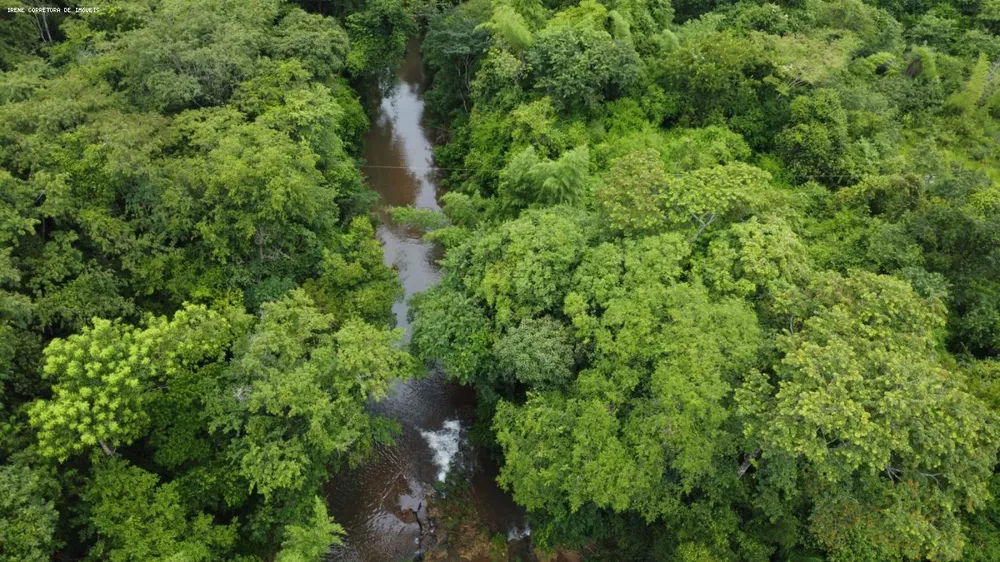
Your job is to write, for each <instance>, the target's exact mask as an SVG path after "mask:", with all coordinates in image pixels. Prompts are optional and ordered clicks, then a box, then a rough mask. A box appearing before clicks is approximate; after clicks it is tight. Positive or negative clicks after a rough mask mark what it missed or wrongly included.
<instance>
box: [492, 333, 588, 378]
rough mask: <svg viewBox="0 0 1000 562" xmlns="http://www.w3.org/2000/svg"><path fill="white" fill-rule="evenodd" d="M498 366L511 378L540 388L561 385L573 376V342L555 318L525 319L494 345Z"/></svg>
mask: <svg viewBox="0 0 1000 562" xmlns="http://www.w3.org/2000/svg"><path fill="white" fill-rule="evenodd" d="M494 354H495V356H496V360H497V364H498V365H497V367H498V369H499V370H500V371H501V372H502V373H503V374H504V375H505V376H506V377H508V378H512V379H514V380H517V381H520V382H522V383H524V384H525V385H527V386H529V387H531V388H536V389H539V390H547V389H551V388H555V389H558V388H561V387H562V386H564V385H566V384H567V383H569V382H570V380H571V378H572V376H573V359H574V358H573V341H572V338H571V337H570V333H569V331H568V330H566V329H565V327H564V326H563V325H562V324H561V323H559V322H558V321H556V320H555V319H553V318H551V317H544V318H525V319H524V320H521V323H520V324H518V325H517V326H516V327H514V328H511V329H510V330H508V331H507V333H506V334H504V335H503V336H502V337H501V338H500V339H499V340H497V342H496V345H495V347H494Z"/></svg>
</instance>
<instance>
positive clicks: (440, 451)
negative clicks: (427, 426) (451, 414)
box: [420, 420, 462, 482]
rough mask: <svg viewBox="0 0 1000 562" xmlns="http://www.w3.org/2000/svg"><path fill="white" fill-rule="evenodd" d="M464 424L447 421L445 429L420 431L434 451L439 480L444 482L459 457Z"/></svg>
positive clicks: (456, 421)
mask: <svg viewBox="0 0 1000 562" xmlns="http://www.w3.org/2000/svg"><path fill="white" fill-rule="evenodd" d="M461 433H462V424H460V423H459V421H458V420H446V421H445V422H444V427H442V428H441V429H440V430H438V431H424V430H420V434H421V435H423V436H424V439H426V440H427V444H428V445H429V446H430V448H431V450H432V451H434V464H435V465H436V466H437V467H438V474H437V479H438V481H439V482H444V480H445V478H447V477H448V471H449V470H451V463H452V462H453V461H454V460H455V457H456V456H457V455H458V446H459V443H460V441H461Z"/></svg>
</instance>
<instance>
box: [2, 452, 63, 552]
mask: <svg viewBox="0 0 1000 562" xmlns="http://www.w3.org/2000/svg"><path fill="white" fill-rule="evenodd" d="M0 493H2V494H3V495H2V496H0V560H2V561H3V562H22V561H23V562H43V561H45V560H51V559H52V554H53V552H54V551H55V549H56V547H57V546H58V545H59V543H58V541H57V539H56V536H55V535H56V523H57V522H58V520H59V513H58V512H57V511H56V508H55V502H54V499H55V498H56V497H58V494H59V484H58V483H57V482H56V481H55V479H54V478H52V477H51V475H49V474H46V473H45V472H44V471H42V470H38V469H35V468H32V467H29V466H26V465H24V464H21V463H18V462H16V461H15V462H14V463H11V464H5V465H2V466H0Z"/></svg>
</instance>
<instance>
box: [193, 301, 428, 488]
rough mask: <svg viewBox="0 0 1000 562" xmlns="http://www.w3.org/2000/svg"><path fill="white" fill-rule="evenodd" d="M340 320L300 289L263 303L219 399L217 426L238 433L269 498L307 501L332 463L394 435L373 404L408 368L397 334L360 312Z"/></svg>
mask: <svg viewBox="0 0 1000 562" xmlns="http://www.w3.org/2000/svg"><path fill="white" fill-rule="evenodd" d="M334 326H335V324H334V318H333V317H332V316H330V315H328V314H323V313H322V312H320V311H319V310H317V309H316V308H315V306H314V304H313V302H312V301H311V300H310V299H309V298H308V296H307V295H306V293H305V292H303V291H302V290H295V291H292V292H291V293H290V294H289V295H287V296H286V297H284V298H282V299H280V300H277V301H274V302H269V303H265V304H264V305H262V307H261V318H260V320H259V322H258V323H257V325H256V326H255V327H254V329H253V331H252V332H251V333H250V334H249V336H248V338H247V340H246V341H245V343H244V344H243V345H241V347H240V348H239V350H238V351H237V353H236V356H235V358H234V362H233V364H232V367H231V370H230V372H229V373H228V375H227V377H226V378H225V379H223V381H224V386H223V389H224V390H223V389H220V392H219V393H218V394H217V396H216V397H215V404H214V405H213V406H212V408H213V410H214V412H215V415H214V419H213V421H212V422H211V429H212V430H213V431H215V432H220V433H222V434H225V435H228V436H230V438H231V439H233V441H234V442H233V445H232V447H233V449H232V450H231V451H230V454H233V455H235V456H234V459H235V460H236V461H237V464H238V465H239V470H240V472H241V473H242V474H243V476H244V477H245V478H246V479H247V481H248V482H249V485H250V486H251V487H252V489H253V490H255V491H257V492H258V493H260V494H262V495H263V496H264V497H265V499H274V498H275V497H286V498H295V499H297V500H301V501H306V500H305V498H311V496H312V493H313V491H314V490H315V487H316V486H318V485H319V484H320V483H321V482H322V481H323V479H324V478H325V475H326V474H327V469H328V468H329V467H331V466H333V465H334V464H335V463H350V464H356V463H357V462H359V461H360V460H361V459H363V458H364V456H365V455H366V454H367V453H368V452H369V451H370V450H371V448H372V446H373V445H374V442H373V440H374V439H380V440H384V439H385V438H386V435H387V432H386V429H387V428H386V426H385V423H384V422H383V421H381V420H379V419H377V418H374V417H373V416H371V415H370V414H369V413H367V412H366V411H365V405H366V404H367V403H368V401H369V400H370V399H378V398H381V397H383V396H385V394H386V393H387V392H388V389H389V384H390V383H391V381H392V380H393V379H395V378H399V377H404V376H406V375H407V374H408V368H409V360H408V357H407V356H406V354H405V353H403V352H402V351H400V350H399V349H397V346H396V338H397V337H399V334H398V333H396V332H391V331H389V330H386V329H381V328H376V327H374V326H371V325H368V324H366V323H365V322H363V321H361V320H358V319H353V320H349V321H347V322H345V323H344V324H343V325H342V326H341V327H340V328H339V329H334ZM223 381H220V383H222V382H223ZM310 501H311V500H310ZM277 503H278V504H279V505H280V502H277Z"/></svg>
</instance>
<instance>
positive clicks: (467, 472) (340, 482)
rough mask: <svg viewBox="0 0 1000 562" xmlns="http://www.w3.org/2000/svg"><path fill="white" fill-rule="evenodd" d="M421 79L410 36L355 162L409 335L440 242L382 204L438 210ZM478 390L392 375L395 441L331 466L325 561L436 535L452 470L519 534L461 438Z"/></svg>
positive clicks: (490, 522)
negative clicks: (341, 466) (336, 542)
mask: <svg viewBox="0 0 1000 562" xmlns="http://www.w3.org/2000/svg"><path fill="white" fill-rule="evenodd" d="M426 85H427V83H426V77H425V76H424V72H423V63H422V61H421V58H420V43H419V41H418V40H414V41H411V42H410V44H409V45H408V47H407V56H406V60H405V62H404V63H403V65H402V66H401V67H400V68H399V69H398V70H397V72H396V82H395V84H394V86H393V87H392V88H391V89H390V90H389V91H388V92H387V93H385V94H384V96H383V97H382V99H381V101H380V103H379V105H378V106H377V107H374V108H373V118H372V128H371V130H370V131H369V133H368V137H367V140H366V145H365V153H364V156H365V159H366V165H365V167H364V168H363V169H362V171H363V172H364V174H365V176H366V178H367V181H368V185H369V186H370V187H371V188H372V189H373V190H375V191H376V192H377V193H378V194H379V195H380V201H379V204H378V213H379V216H380V218H381V222H382V224H381V226H380V227H379V229H378V236H379V239H380V240H381V241H382V245H383V247H384V249H385V261H386V263H387V264H389V265H391V266H393V267H395V268H396V269H397V271H398V274H399V278H400V281H401V282H402V284H403V288H404V292H405V296H404V300H401V301H399V302H397V303H396V304H395V305H394V306H393V311H394V313H395V315H396V322H397V326H398V327H400V328H403V329H404V330H405V332H406V339H407V341H408V340H409V337H410V326H409V322H408V321H407V317H406V316H407V311H408V306H407V300H408V299H409V298H410V297H411V296H413V295H414V294H415V293H418V292H420V291H424V290H426V289H427V288H429V287H431V286H432V285H433V284H434V283H436V282H437V280H438V278H439V273H438V267H437V265H436V261H437V260H438V259H440V257H441V253H440V249H439V248H436V247H434V246H433V245H431V244H428V243H426V242H424V241H423V240H421V238H420V234H419V233H418V232H415V231H411V230H408V229H406V228H402V227H400V226H398V225H394V224H392V223H391V222H390V221H389V219H388V216H387V214H386V212H385V208H386V207H389V206H401V205H414V206H416V207H419V208H425V209H435V210H437V209H440V207H439V206H438V197H439V196H440V193H439V192H438V186H437V182H436V179H435V175H434V174H435V172H434V169H433V165H434V162H433V150H432V144H431V142H430V139H429V137H428V134H427V132H426V131H425V129H424V127H423V125H422V117H423V111H424V102H423V94H424V89H425V87H426ZM475 407H476V404H475V395H474V393H473V392H472V391H471V390H470V389H468V388H464V387H461V386H458V385H454V384H451V383H448V382H446V381H445V380H444V377H443V376H442V375H441V374H440V373H435V374H432V375H430V376H428V377H427V378H424V379H422V380H410V381H401V382H399V383H397V384H396V385H395V386H394V387H393V389H392V391H391V393H390V395H389V397H387V398H386V399H385V400H383V401H381V402H379V403H377V404H373V405H372V410H373V411H374V412H376V413H379V414H381V415H385V416H388V417H390V418H392V419H395V420H396V421H398V422H399V423H400V425H401V426H402V428H403V431H402V434H401V435H400V436H399V438H398V439H397V442H396V444H395V445H393V446H391V447H383V448H380V449H379V450H378V451H377V452H376V455H375V456H374V458H372V459H371V460H370V461H369V462H368V463H366V464H365V465H364V466H362V467H360V468H358V469H356V470H351V471H345V472H342V473H340V474H338V475H337V476H336V477H335V478H334V479H333V480H332V481H331V482H329V483H328V484H327V486H326V494H327V497H328V498H329V503H330V507H331V512H332V514H333V516H334V518H335V519H336V521H337V522H338V523H340V524H341V525H343V526H344V527H345V528H346V530H347V536H346V539H345V540H344V545H343V546H341V547H336V548H335V549H334V550H333V551H332V552H331V557H330V558H331V560H342V561H362V562H393V561H399V560H409V559H412V558H413V557H415V556H417V555H418V554H419V553H420V552H421V551H422V550H423V549H424V548H426V546H427V544H429V543H432V542H434V540H435V539H436V537H435V533H436V530H434V522H433V521H430V520H429V519H428V515H427V506H428V503H429V502H433V501H435V499H436V498H437V497H438V495H439V494H438V493H437V492H436V489H435V486H436V485H438V484H439V483H440V482H441V481H443V480H444V479H445V478H446V477H447V476H448V475H449V474H451V473H456V472H457V473H458V474H461V476H462V477H463V478H466V479H468V480H469V482H470V483H471V487H472V489H471V494H470V496H471V498H472V501H473V502H474V503H475V507H476V512H477V514H478V516H479V518H480V519H481V521H482V522H483V523H484V524H486V525H487V526H488V527H489V528H490V531H491V533H503V534H506V535H508V536H510V537H517V536H521V535H523V534H524V533H525V524H524V513H523V510H521V509H520V508H519V507H517V506H516V505H515V504H514V503H513V501H512V500H511V499H510V497H509V496H508V495H506V494H504V493H503V492H502V491H501V490H500V489H499V488H498V487H497V485H496V483H495V477H496V467H495V466H493V465H491V463H490V462H489V460H488V459H487V458H486V455H483V454H481V453H480V452H478V451H476V450H475V448H474V447H473V446H472V445H471V444H470V443H469V442H468V439H467V432H468V430H469V429H470V428H471V427H472V424H473V422H474V421H475ZM458 471H460V472H458Z"/></svg>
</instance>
